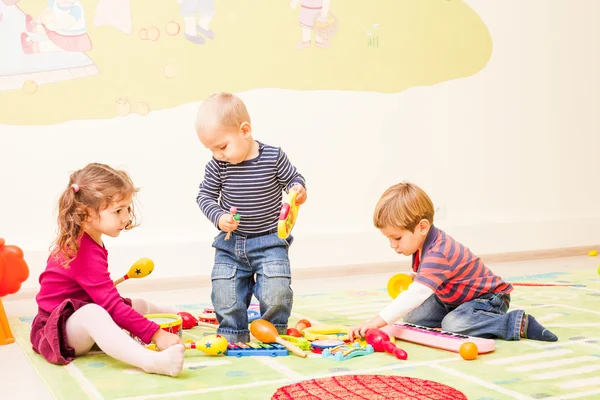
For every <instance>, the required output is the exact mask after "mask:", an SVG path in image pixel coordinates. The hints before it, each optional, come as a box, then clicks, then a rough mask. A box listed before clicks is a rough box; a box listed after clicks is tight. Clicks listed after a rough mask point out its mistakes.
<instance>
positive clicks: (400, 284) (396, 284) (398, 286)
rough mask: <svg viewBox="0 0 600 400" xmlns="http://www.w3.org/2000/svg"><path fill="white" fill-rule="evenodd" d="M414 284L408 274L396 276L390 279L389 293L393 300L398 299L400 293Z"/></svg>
mask: <svg viewBox="0 0 600 400" xmlns="http://www.w3.org/2000/svg"><path fill="white" fill-rule="evenodd" d="M411 283H412V278H411V277H410V276H408V275H406V274H396V275H394V276H392V277H391V278H390V280H389V281H388V284H387V292H388V294H389V295H390V297H391V298H392V299H395V298H396V297H398V295H399V294H400V293H402V292H403V291H405V290H406V289H408V287H409V286H410V284H411Z"/></svg>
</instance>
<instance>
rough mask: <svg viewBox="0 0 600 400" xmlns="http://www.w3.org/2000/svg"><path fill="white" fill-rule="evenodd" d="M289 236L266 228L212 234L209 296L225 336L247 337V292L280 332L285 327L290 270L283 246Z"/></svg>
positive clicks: (233, 339) (232, 339)
mask: <svg viewBox="0 0 600 400" xmlns="http://www.w3.org/2000/svg"><path fill="white" fill-rule="evenodd" d="M292 241H293V238H292V237H291V236H290V237H289V238H288V239H281V238H279V236H278V235H277V233H274V234H268V235H263V236H258V237H251V238H247V237H246V236H242V235H236V234H235V233H232V234H231V237H230V239H229V240H225V233H224V232H221V233H220V234H219V235H217V237H216V238H215V241H214V243H213V247H214V248H215V249H216V251H215V265H214V266H213V270H212V274H211V280H212V294H211V300H212V303H213V307H214V308H215V313H216V316H217V321H218V322H219V328H218V329H217V333H218V334H220V335H223V336H224V337H225V338H226V339H227V340H228V341H229V342H234V343H235V342H243V343H245V342H248V341H250V331H249V330H248V306H249V305H250V300H251V299H252V295H253V294H254V296H255V297H256V298H257V299H258V301H259V303H260V313H261V318H262V319H265V320H267V321H270V322H271V323H272V324H273V325H275V328H277V331H278V332H279V334H285V333H286V331H287V324H288V318H289V317H290V313H291V312H292V302H293V295H294V293H293V292H292V288H291V283H292V275H291V272H290V260H289V258H288V249H289V247H290V245H291V244H292Z"/></svg>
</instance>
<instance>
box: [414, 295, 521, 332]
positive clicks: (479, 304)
mask: <svg viewBox="0 0 600 400" xmlns="http://www.w3.org/2000/svg"><path fill="white" fill-rule="evenodd" d="M509 305H510V295H509V294H502V293H488V294H485V295H483V296H481V297H478V298H476V299H474V300H471V301H468V302H466V303H463V304H460V305H450V304H444V303H442V302H441V301H440V299H439V298H438V297H437V296H436V295H435V294H434V295H431V297H429V298H428V299H427V300H425V302H423V304H421V305H420V306H419V307H417V308H415V309H414V310H412V311H411V312H410V313H408V315H406V316H405V317H404V322H407V323H409V324H415V325H421V326H427V327H429V328H439V327H440V326H441V327H442V330H445V331H448V332H454V333H459V334H462V335H468V336H475V337H481V338H487V339H492V338H501V339H504V340H519V339H520V338H521V322H522V321H523V314H524V311H523V310H514V311H511V312H509V313H508V314H507V311H508V307H509Z"/></svg>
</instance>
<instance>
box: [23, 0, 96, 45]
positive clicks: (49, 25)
mask: <svg viewBox="0 0 600 400" xmlns="http://www.w3.org/2000/svg"><path fill="white" fill-rule="evenodd" d="M25 29H26V31H27V32H23V33H22V34H21V46H23V52H24V53H25V54H34V53H46V52H60V51H73V52H85V51H89V50H91V49H92V42H91V40H90V37H89V36H88V34H87V28H86V23H85V13H84V11H83V7H82V6H81V3H80V2H79V0H49V1H48V4H47V5H46V8H45V9H44V11H42V13H41V14H40V15H39V16H38V17H37V18H36V19H33V17H31V15H27V16H25Z"/></svg>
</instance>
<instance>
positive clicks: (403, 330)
mask: <svg viewBox="0 0 600 400" xmlns="http://www.w3.org/2000/svg"><path fill="white" fill-rule="evenodd" d="M381 330H382V331H384V332H385V333H387V334H388V335H391V336H394V337H395V338H398V339H400V340H405V341H407V342H412V343H417V344H422V345H425V346H430V347H436V348H438V349H442V350H448V351H453V352H456V353H458V351H459V349H460V345H461V344H463V343H465V342H473V343H475V345H476V346H477V350H478V353H479V354H484V353H491V352H492V351H494V350H495V349H496V344H495V342H494V340H493V339H483V338H477V337H473V336H467V335H461V334H458V333H452V332H446V331H442V330H439V329H434V328H427V327H425V326H419V325H413V324H407V323H403V322H400V323H396V324H394V325H388V326H386V327H385V328H381Z"/></svg>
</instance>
